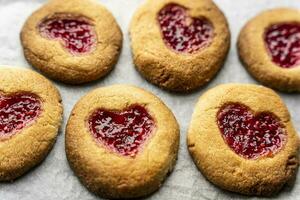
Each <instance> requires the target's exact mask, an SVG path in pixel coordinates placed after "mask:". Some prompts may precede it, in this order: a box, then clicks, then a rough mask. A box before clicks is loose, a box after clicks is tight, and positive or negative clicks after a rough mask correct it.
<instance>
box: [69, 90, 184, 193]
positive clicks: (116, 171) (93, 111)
mask: <svg viewBox="0 0 300 200" xmlns="http://www.w3.org/2000/svg"><path fill="white" fill-rule="evenodd" d="M178 146H179V127H178V124H177V121H176V119H175V117H174V115H173V114H172V112H171V111H170V110H169V109H168V108H167V107H166V105H165V104H164V103H163V102H162V101H161V100H160V99H159V98H157V97H156V96H154V95H153V94H151V93H149V92H146V91H144V90H142V89H139V88H136V87H133V86H127V85H114V86H109V87H103V88H99V89H96V90H93V91H91V92H90V93H88V94H87V95H85V96H84V97H83V98H81V100H79V102H78V103H77V104H76V105H75V107H74V108H73V110H72V113H71V115H70V118H69V120H68V124H67V127H66V153H67V158H68V161H69V163H70V166H71V167H72V169H73V170H74V172H75V174H76V175H77V176H78V177H79V179H80V180H81V182H82V183H83V184H84V185H85V186H86V187H87V188H88V189H89V190H90V191H92V192H94V193H96V194H97V195H100V196H101V197H104V198H113V199H116V198H137V197H142V196H146V195H148V194H151V193H152V192H154V191H156V190H157V189H159V187H160V186H161V185H162V182H163V181H164V179H165V178H166V176H167V175H168V174H169V173H170V172H171V171H172V169H173V166H174V165H175V162H176V158H177V152H178Z"/></svg>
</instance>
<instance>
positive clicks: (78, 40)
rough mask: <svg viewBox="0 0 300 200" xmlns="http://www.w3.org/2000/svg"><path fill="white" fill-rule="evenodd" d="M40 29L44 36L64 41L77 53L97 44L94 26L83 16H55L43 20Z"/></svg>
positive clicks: (67, 46)
mask: <svg viewBox="0 0 300 200" xmlns="http://www.w3.org/2000/svg"><path fill="white" fill-rule="evenodd" d="M39 31H40V33H41V35H42V36H43V37H46V38H48V39H54V40H60V41H62V44H63V46H64V47H65V48H67V49H68V51H69V52H70V53H72V54H75V55H76V54H83V53H88V52H90V51H92V50H93V48H94V47H95V44H96V34H95V31H94V27H93V26H92V25H91V24H90V23H89V22H88V20H87V19H85V18H83V17H77V18H71V17H70V16H69V15H64V16H63V15H62V16H55V17H53V18H50V19H46V20H44V21H42V22H41V23H40V25H39Z"/></svg>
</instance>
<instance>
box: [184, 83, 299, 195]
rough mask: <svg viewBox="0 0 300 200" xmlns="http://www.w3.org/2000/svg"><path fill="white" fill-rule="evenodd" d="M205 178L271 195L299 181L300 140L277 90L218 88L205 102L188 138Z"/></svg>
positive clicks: (242, 190) (230, 187)
mask: <svg viewBox="0 0 300 200" xmlns="http://www.w3.org/2000/svg"><path fill="white" fill-rule="evenodd" d="M187 143H188V149H189V152H190V154H191V155H192V158H193V160H194V162H195V164H196V166H197V167H198V168H199V170H200V171H201V172H202V174H203V175H204V176H205V177H206V178H207V179H208V180H209V181H211V182H212V183H214V184H215V185H217V186H219V187H220V188H222V189H226V190H229V191H233V192H237V193H241V194H246V195H258V196H259V195H262V196H269V195H274V194H275V193H276V192H278V191H279V190H280V189H281V188H282V187H283V185H285V184H286V183H287V182H288V181H290V180H291V179H292V178H294V177H295V176H296V172H297V169H298V163H299V158H298V148H299V138H298V136H297V133H296V131H295V129H294V127H293V124H292V121H291V117H290V114H289V112H288V110H287V107H286V106H285V105H284V103H283V102H282V100H281V99H280V97H279V96H278V95H277V94H276V93H275V92H273V91H272V90H271V89H268V88H265V87H262V86H256V85H251V84H225V85H220V86H217V87H215V88H213V89H211V90H209V91H208V92H206V93H205V94H204V95H203V96H201V97H200V99H199V101H198V103H197V105H196V107H195V111H194V114H193V117H192V121H191V124H190V127H189V131H188V137H187Z"/></svg>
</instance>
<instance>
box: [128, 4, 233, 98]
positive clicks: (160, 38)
mask: <svg viewBox="0 0 300 200" xmlns="http://www.w3.org/2000/svg"><path fill="white" fill-rule="evenodd" d="M130 36H131V46H132V52H133V59H134V62H135V65H136V67H137V69H138V70H139V71H140V73H141V74H142V75H143V76H144V77H145V78H146V79H147V80H149V81H150V82H152V83H154V84H156V85H159V86H160V87H162V88H164V89H168V90H172V91H181V92H182V91H183V92H184V91H190V90H193V89H195V88H197V87H199V86H201V85H203V84H205V83H207V82H208V81H209V80H210V79H211V78H212V77H213V76H214V75H215V74H216V72H217V71H218V70H219V68H220V67H221V66H222V64H223V63H224V60H225V57H226V55H227V52H228V50H229V46H230V32H229V28H228V24H227V21H226V18H225V16H224V15H223V13H222V12H221V11H220V10H219V8H218V7H217V6H216V5H215V4H214V3H213V1H211V0H204V1H193V0H162V1H151V0H148V1H146V3H145V4H144V5H142V6H141V7H140V8H139V9H138V10H137V11H136V13H135V14H134V17H133V19H132V21H131V25H130Z"/></svg>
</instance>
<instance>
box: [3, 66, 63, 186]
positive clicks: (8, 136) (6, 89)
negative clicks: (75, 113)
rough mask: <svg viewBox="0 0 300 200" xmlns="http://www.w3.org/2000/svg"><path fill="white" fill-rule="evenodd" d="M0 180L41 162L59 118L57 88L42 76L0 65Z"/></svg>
mask: <svg viewBox="0 0 300 200" xmlns="http://www.w3.org/2000/svg"><path fill="white" fill-rule="evenodd" d="M0 74H1V76H0V83H1V84H0V181H11V180H14V179H16V178H18V177H19V176H21V175H23V174H24V173H26V172H27V171H28V170H30V169H31V168H33V167H34V166H36V165H37V164H39V163H40V162H42V160H43V159H44V158H45V157H46V156H47V154H48V152H49V151H50V150H51V148H52V146H53V144H54V142H55V140H56V136H57V132H58V128H59V126H60V124H61V119H62V105H61V98H60V94H59V92H58V91H57V89H56V88H55V87H54V86H53V85H52V83H51V82H49V81H48V80H47V79H46V78H44V77H43V76H41V75H39V74H37V73H35V72H33V71H30V70H27V69H20V68H12V67H10V68H8V67H0Z"/></svg>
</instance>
